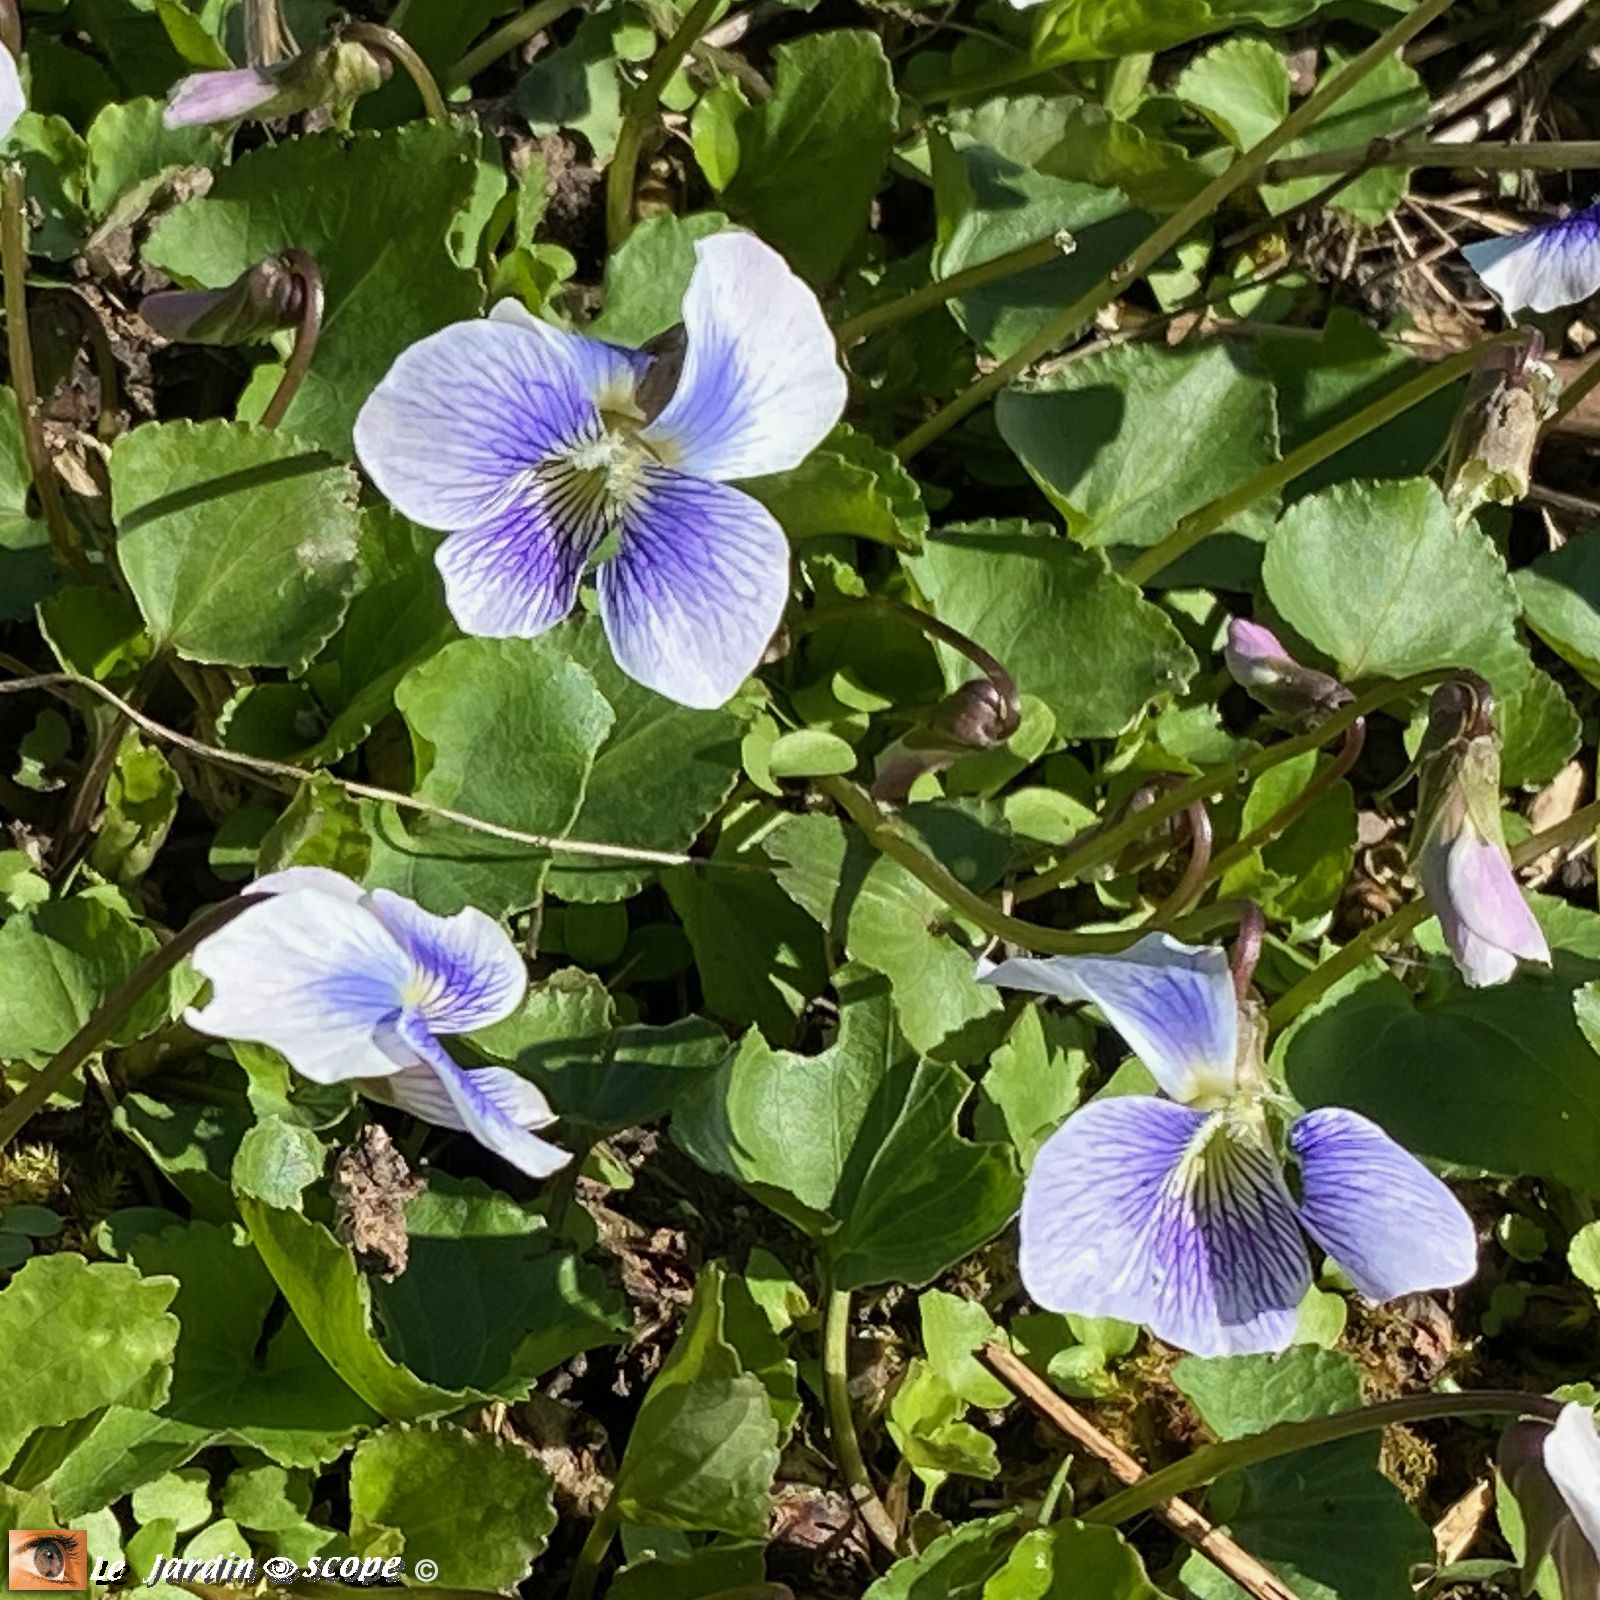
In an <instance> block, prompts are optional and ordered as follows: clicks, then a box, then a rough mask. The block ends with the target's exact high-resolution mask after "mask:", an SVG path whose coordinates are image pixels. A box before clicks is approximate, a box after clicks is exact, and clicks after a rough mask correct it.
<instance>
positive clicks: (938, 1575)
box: [862, 1511, 1099, 1600]
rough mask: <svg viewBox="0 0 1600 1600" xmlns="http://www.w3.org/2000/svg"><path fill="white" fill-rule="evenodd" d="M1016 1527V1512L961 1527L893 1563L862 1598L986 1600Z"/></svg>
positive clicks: (1013, 1541) (1018, 1524)
mask: <svg viewBox="0 0 1600 1600" xmlns="http://www.w3.org/2000/svg"><path fill="white" fill-rule="evenodd" d="M1021 1523H1022V1513H1021V1512H1020V1511H1004V1512H1001V1514H1000V1515H999V1516H997V1517H980V1518H978V1519H976V1520H975V1521H972V1522H963V1523H960V1524H958V1525H957V1526H956V1527H954V1528H952V1529H951V1530H950V1531H949V1532H948V1533H944V1534H941V1535H940V1536H939V1537H938V1538H937V1539H935V1540H934V1541H933V1543H932V1544H930V1545H929V1546H928V1547H927V1549H925V1550H922V1551H920V1552H919V1553H918V1554H916V1555H914V1556H907V1557H906V1558H905V1559H904V1560H903V1561H897V1562H895V1564H894V1565H893V1566H892V1567H890V1569H889V1570H888V1571H887V1572H886V1573H884V1575H883V1576H882V1577H881V1578H879V1579H878V1580H877V1582H876V1583H874V1584H873V1585H872V1587H871V1588H869V1589H868V1590H867V1592H866V1594H865V1595H863V1596H862V1600H985V1597H986V1589H987V1585H988V1582H989V1579H990V1578H992V1577H993V1576H994V1575H995V1573H997V1572H999V1571H1000V1569H1001V1568H1002V1567H1004V1566H1005V1564H1006V1557H1007V1555H1008V1554H1009V1553H1010V1552H1011V1550H1012V1549H1013V1548H1014V1547H1015V1546H1016V1543H1017V1540H1018V1538H1019V1536H1020V1534H1021V1531H1022V1528H1021ZM1095 1600H1099V1597H1098V1596H1096V1597H1095Z"/></svg>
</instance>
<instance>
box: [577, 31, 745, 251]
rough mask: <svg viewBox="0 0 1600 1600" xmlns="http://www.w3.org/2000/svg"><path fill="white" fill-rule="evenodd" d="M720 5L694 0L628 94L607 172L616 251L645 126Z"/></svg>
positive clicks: (609, 230)
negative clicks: (670, 81)
mask: <svg viewBox="0 0 1600 1600" xmlns="http://www.w3.org/2000/svg"><path fill="white" fill-rule="evenodd" d="M721 4H722V0H695V3H694V4H693V5H692V6H691V7H690V8H689V14H688V15H687V16H686V17H685V18H684V19H683V21H682V22H681V23H679V25H678V30H677V32H676V33H674V34H673V36H672V37H671V38H670V39H668V40H667V42H666V43H665V44H664V45H663V46H662V47H661V49H660V50H659V51H657V52H656V58H655V60H654V61H652V62H651V63H650V70H649V72H648V73H646V74H645V79H644V82H643V83H641V84H640V85H639V87H638V88H637V89H635V90H634V91H633V93H632V94H631V95H629V96H628V109H627V110H626V111H625V112H624V113H623V116H622V128H621V130H620V131H619V132H618V134H617V147H616V149H615V151H614V152H613V153H612V156H611V168H610V171H608V172H607V173H606V241H607V243H608V244H609V245H610V247H611V249H613V250H615V249H616V248H617V246H618V245H620V244H621V243H622V241H623V240H624V239H626V238H627V237H628V234H629V233H630V232H631V231H632V229H633V184H634V177H635V174H636V173H637V171H638V167H639V152H640V151H641V150H642V149H643V148H644V135H645V129H646V128H647V127H648V126H649V125H650V121H651V119H652V118H653V117H654V116H655V114H656V107H657V105H659V104H660V101H661V91H662V90H663V89H664V88H666V86H667V80H668V79H669V78H670V77H671V76H672V74H673V73H674V72H676V71H677V70H678V68H679V66H680V65H681V64H682V62H683V58H684V57H685V56H686V55H688V53H689V52H690V50H692V49H693V48H694V44H695V41H696V40H697V39H699V37H700V35H701V34H702V33H704V32H705V31H706V29H707V27H709V26H710V23H711V17H712V14H713V13H714V12H715V11H716V9H717V7H718V6H719V5H721Z"/></svg>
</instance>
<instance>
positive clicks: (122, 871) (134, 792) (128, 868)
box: [89, 733, 183, 886]
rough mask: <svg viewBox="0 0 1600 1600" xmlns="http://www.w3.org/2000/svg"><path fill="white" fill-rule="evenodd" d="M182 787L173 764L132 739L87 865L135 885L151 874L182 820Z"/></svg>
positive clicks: (122, 751)
mask: <svg viewBox="0 0 1600 1600" xmlns="http://www.w3.org/2000/svg"><path fill="white" fill-rule="evenodd" d="M182 796H183V785H182V783H181V782H180V781H179V778H178V774H177V773H176V772H175V771H174V770H173V768H172V764H171V762H169V761H168V760H167V758H166V757H165V756H164V755H162V753H161V752H160V751H159V750H158V749H156V747H155V746H154V745H149V744H146V743H145V742H144V741H143V740H142V739H141V738H140V737H139V736H138V735H137V734H135V733H129V734H128V735H127V736H126V737H125V738H124V739H123V741H122V744H121V746H120V748H119V749H118V751H117V759H116V762H115V764H114V765H113V766H112V768H111V773H110V776H109V777H108V778H107V780H106V790H105V809H104V811H102V812H101V814H100V821H99V823H98V825H97V826H96V828H95V837H94V844H93V845H92V846H91V847H90V850H89V864H90V865H91V866H92V867H93V868H94V869H95V871H96V872H98V873H99V874H100V875H101V876H102V877H103V878H107V879H110V880H111V881H113V882H115V883H120V884H124V885H127V886H131V885H133V884H134V883H135V882H136V881H137V880H138V879H140V878H142V877H143V876H144V875H145V873H147V872H148V871H149V870H150V865H151V863H152V862H153V861H154V860H155V857H156V852H157V851H158V850H159V849H160V848H161V846H162V845H163V844H165V843H166V839H167V833H168V831H169V830H170V829H171V827H172V824H173V821H174V819H175V818H176V817H177V815H178V802H179V800H180V799H181V798H182Z"/></svg>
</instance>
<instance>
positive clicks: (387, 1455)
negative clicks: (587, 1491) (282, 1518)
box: [350, 1427, 556, 1591]
mask: <svg viewBox="0 0 1600 1600" xmlns="http://www.w3.org/2000/svg"><path fill="white" fill-rule="evenodd" d="M550 1490H551V1481H550V1474H549V1473H548V1472H546V1471H545V1469H544V1468H543V1467H542V1466H541V1465H540V1464H539V1463H538V1462H537V1461H534V1460H532V1459H530V1457H529V1456H528V1453H527V1452H526V1451H525V1450H523V1449H522V1448H521V1447H520V1446H519V1445H517V1444H515V1443H513V1442H512V1441H510V1440H508V1439H501V1438H497V1437H494V1436H492V1435H489V1434H483V1433H468V1432H467V1430H466V1429H465V1428H453V1427H437V1428H385V1429H384V1430H383V1432H382V1433H378V1434H374V1435H373V1437H372V1438H370V1439H363V1440H362V1442H361V1443H360V1444H359V1445H357V1446H356V1453H355V1456H354V1458H353V1459H352V1461H351V1463H350V1542H351V1544H352V1545H353V1546H354V1548H355V1550H356V1552H357V1553H358V1554H362V1555H366V1554H371V1555H383V1556H390V1555H402V1554H403V1555H404V1556H405V1557H406V1558H407V1565H408V1566H409V1565H413V1564H414V1563H415V1562H416V1561H417V1560H418V1559H419V1558H424V1557H425V1558H426V1559H428V1560H430V1561H433V1562H435V1563H437V1565H438V1569H439V1572H438V1582H440V1583H442V1584H446V1585H448V1586H449V1587H451V1588H454V1589H494V1590H503V1591H509V1590H513V1589H515V1588H516V1586H517V1585H518V1584H519V1583H520V1582H521V1581H522V1580H523V1579H524V1578H525V1577H527V1576H528V1572H529V1570H530V1569H531V1567H532V1566H533V1563H534V1562H535V1561H536V1560H537V1559H538V1558H539V1557H540V1556H541V1555H543V1554H544V1548H545V1545H546V1543H547V1542H548V1540H549V1538H550V1535H551V1533H552V1532H553V1531H554V1529H555V1525H556V1513H555V1507H554V1506H553V1505H551V1503H550ZM395 1535H398V1536H399V1537H398V1541H396V1539H395ZM424 1587H425V1586H424Z"/></svg>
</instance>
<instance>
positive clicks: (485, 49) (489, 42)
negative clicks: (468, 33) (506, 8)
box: [444, 0, 578, 89]
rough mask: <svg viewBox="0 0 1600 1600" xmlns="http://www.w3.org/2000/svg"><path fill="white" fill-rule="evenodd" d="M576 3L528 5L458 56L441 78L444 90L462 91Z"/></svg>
mask: <svg viewBox="0 0 1600 1600" xmlns="http://www.w3.org/2000/svg"><path fill="white" fill-rule="evenodd" d="M577 4H578V0H539V3H538V4H537V5H532V6H529V7H528V9H527V10H526V11H524V12H523V13H522V15H521V16H520V17H513V18H512V19H511V20H510V21H509V22H507V23H503V24H502V25H501V26H500V27H498V28H496V29H495V30H494V32H493V33H491V34H490V35H489V37H488V38H487V39H485V40H484V41H483V43H482V44H476V45H474V46H473V47H472V48H471V49H470V50H469V51H468V52H467V53H466V54H465V55H464V56H462V58H461V59H460V60H459V61H458V62H456V64H455V65H454V66H453V67H451V69H450V70H449V71H448V72H447V73H446V74H445V75H444V86H445V88H447V89H464V88H465V87H466V86H467V85H468V84H469V83H471V82H472V80H473V79H474V78H475V77H477V75H478V74H479V73H480V72H482V71H483V69H484V68H485V67H488V66H492V65H493V64H494V63H495V62H496V61H498V60H499V59H500V58H501V56H508V55H510V54H511V52H512V51H513V50H515V49H516V48H517V46H518V45H520V44H524V43H526V42H527V41H528V40H529V39H531V38H532V37H533V36H534V34H536V33H543V32H544V30H545V29H546V28H548V27H550V26H551V24H552V23H556V22H559V21H560V20H561V19H562V18H563V17H564V16H566V14H567V13H568V12H569V11H571V10H572V9H573V8H574V7H575V6H576V5H577Z"/></svg>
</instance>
